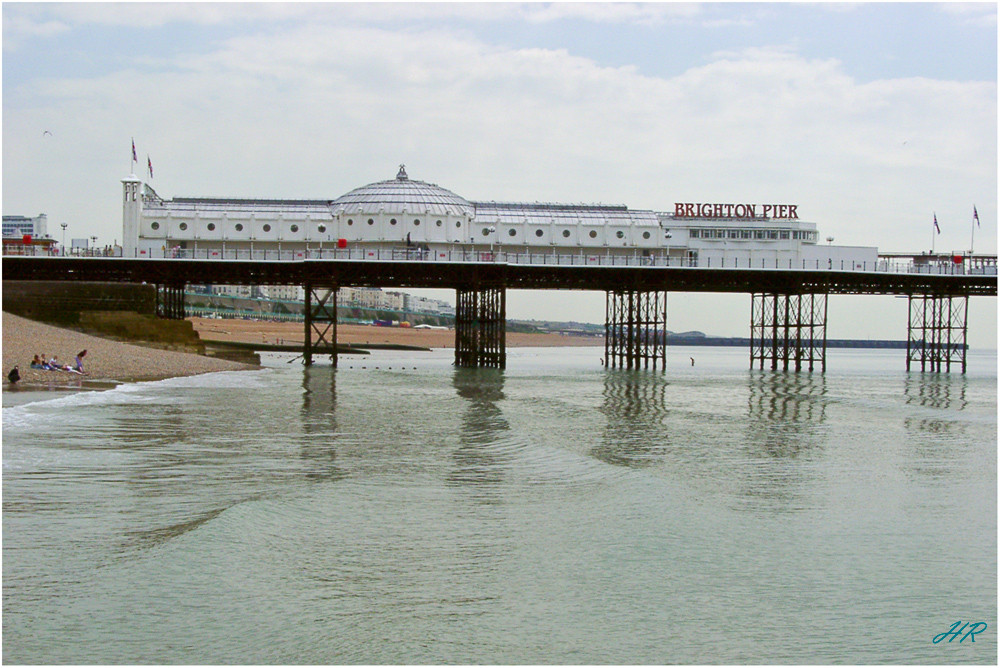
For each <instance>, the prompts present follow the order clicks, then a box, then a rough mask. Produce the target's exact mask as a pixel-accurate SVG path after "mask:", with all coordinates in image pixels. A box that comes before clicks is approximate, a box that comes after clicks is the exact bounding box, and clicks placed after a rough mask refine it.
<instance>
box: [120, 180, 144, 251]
mask: <svg viewBox="0 0 1000 668" xmlns="http://www.w3.org/2000/svg"><path fill="white" fill-rule="evenodd" d="M122 186H123V187H122V193H123V199H122V256H123V257H135V256H136V255H137V254H138V252H139V250H138V249H139V220H140V219H141V217H142V194H141V192H140V188H141V187H142V181H141V180H139V177H137V176H136V175H135V174H130V175H129V176H126V177H125V178H124V179H122Z"/></svg>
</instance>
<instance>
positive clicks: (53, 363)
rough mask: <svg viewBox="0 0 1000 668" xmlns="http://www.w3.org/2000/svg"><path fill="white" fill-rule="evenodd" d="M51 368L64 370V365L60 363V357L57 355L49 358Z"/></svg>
mask: <svg viewBox="0 0 1000 668" xmlns="http://www.w3.org/2000/svg"><path fill="white" fill-rule="evenodd" d="M49 370H50V371H62V365H61V364H59V358H58V357H57V356H56V355H53V356H52V359H50V360H49Z"/></svg>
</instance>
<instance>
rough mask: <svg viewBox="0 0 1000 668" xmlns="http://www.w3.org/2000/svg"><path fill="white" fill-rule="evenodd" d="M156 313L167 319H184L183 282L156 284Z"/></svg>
mask: <svg viewBox="0 0 1000 668" xmlns="http://www.w3.org/2000/svg"><path fill="white" fill-rule="evenodd" d="M156 315H157V317H160V318H166V319H169V320H183V319H184V283H157V284H156Z"/></svg>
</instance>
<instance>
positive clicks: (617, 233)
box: [615, 230, 625, 239]
mask: <svg viewBox="0 0 1000 668" xmlns="http://www.w3.org/2000/svg"><path fill="white" fill-rule="evenodd" d="M615 236H616V237H618V238H619V239H624V238H625V233H624V232H622V231H621V230H618V231H617V232H615Z"/></svg>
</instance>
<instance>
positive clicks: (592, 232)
mask: <svg viewBox="0 0 1000 668" xmlns="http://www.w3.org/2000/svg"><path fill="white" fill-rule="evenodd" d="M590 238H591V239H596V238H597V230H591V231H590Z"/></svg>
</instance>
